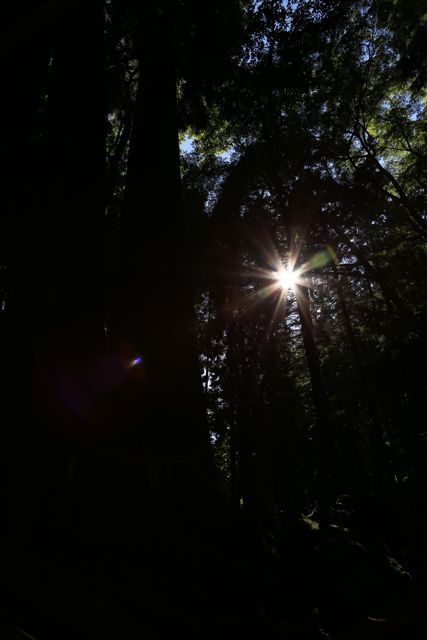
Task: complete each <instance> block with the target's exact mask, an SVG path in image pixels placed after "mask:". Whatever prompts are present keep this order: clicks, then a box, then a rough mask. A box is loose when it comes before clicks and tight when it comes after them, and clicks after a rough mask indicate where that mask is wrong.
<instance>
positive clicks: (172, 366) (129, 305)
mask: <svg viewBox="0 0 427 640" xmlns="http://www.w3.org/2000/svg"><path fill="white" fill-rule="evenodd" d="M137 20H138V28H137V29H138V35H137V39H138V52H139V65H140V80H139V87H138V95H137V103H136V112H135V115H134V120H133V129H132V135H131V142H130V151H129V163H128V180H127V187H126V201H125V208H124V213H123V219H122V224H121V229H122V233H123V238H124V241H123V245H124V246H123V249H124V254H123V262H124V281H123V288H124V293H123V299H122V300H120V305H121V306H122V307H123V308H124V310H125V312H124V314H122V317H121V320H120V321H119V325H120V326H119V335H120V336H121V337H122V338H123V339H125V340H127V342H128V343H129V344H131V345H132V349H133V350H134V351H135V354H140V355H141V356H142V357H143V360H144V363H145V368H146V372H147V387H148V390H149V397H150V401H149V406H148V407H147V408H146V409H145V410H144V424H143V423H141V430H142V431H143V432H144V434H145V435H144V437H147V435H148V433H149V434H150V435H149V437H150V438H151V440H152V442H153V444H154V445H155V446H156V447H158V448H160V449H161V450H164V449H165V448H168V447H170V448H171V450H172V451H175V452H176V453H177V454H178V455H179V452H185V453H186V455H190V456H193V454H192V452H193V453H194V456H193V458H194V460H196V459H199V460H200V461H201V460H203V461H204V466H205V473H208V474H210V475H211V476H212V473H213V467H212V457H211V451H210V444H209V438H208V428H207V421H206V412H205V399H204V396H203V389H202V384H201V377H200V370H199V362H198V351H197V343H196V333H195V327H196V325H195V313H194V308H193V291H192V273H191V265H190V264H188V255H189V249H188V246H187V241H186V221H185V217H184V213H183V207H182V199H181V182H180V161H179V145H178V128H177V111H176V110H177V106H176V73H175V68H174V60H175V52H174V46H173V34H172V26H171V22H172V18H171V11H170V7H169V10H168V11H166V12H161V11H160V10H159V9H158V8H157V7H155V6H154V3H151V2H150V3H147V5H145V6H144V7H142V6H141V8H140V9H139V10H138V15H137Z"/></svg>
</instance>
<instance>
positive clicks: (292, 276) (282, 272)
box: [274, 268, 297, 290]
mask: <svg viewBox="0 0 427 640" xmlns="http://www.w3.org/2000/svg"><path fill="white" fill-rule="evenodd" d="M274 277H275V280H276V281H277V283H278V285H279V286H280V287H281V288H282V289H283V290H287V289H292V287H293V286H294V284H295V282H296V278H297V272H296V271H292V270H291V269H284V268H281V269H278V270H277V271H276V273H275V275H274Z"/></svg>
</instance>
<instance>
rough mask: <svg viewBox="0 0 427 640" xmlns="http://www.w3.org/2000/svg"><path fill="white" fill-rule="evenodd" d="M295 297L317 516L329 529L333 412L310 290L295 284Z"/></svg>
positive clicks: (332, 462)
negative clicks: (311, 425)
mask: <svg viewBox="0 0 427 640" xmlns="http://www.w3.org/2000/svg"><path fill="white" fill-rule="evenodd" d="M295 295H296V299H297V304H298V313H299V318H300V322H301V331H302V337H303V341H304V349H305V355H306V359H307V366H308V371H309V375H310V381H311V388H312V391H313V401H314V406H315V409H316V434H317V451H318V460H319V466H318V512H319V525H320V527H321V528H322V529H326V528H327V526H328V522H329V507H330V506H331V499H332V496H331V475H332V470H333V464H334V444H333V436H332V424H331V420H332V417H331V411H330V407H329V400H328V397H327V394H326V390H325V387H324V384H323V378H322V373H321V368H320V360H319V354H318V351H317V346H316V343H315V339H314V332H313V320H312V316H311V311H310V300H309V293H308V287H306V286H304V285H301V284H296V285H295Z"/></svg>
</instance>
